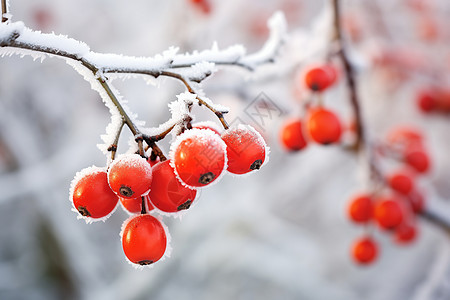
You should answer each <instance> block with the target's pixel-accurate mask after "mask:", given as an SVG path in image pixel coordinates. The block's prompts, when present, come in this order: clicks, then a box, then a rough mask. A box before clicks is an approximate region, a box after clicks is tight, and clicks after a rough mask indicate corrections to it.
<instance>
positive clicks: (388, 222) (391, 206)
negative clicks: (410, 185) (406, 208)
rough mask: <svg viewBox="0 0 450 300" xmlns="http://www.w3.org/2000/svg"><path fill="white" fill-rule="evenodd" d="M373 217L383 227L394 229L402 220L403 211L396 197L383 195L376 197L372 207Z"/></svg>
mask: <svg viewBox="0 0 450 300" xmlns="http://www.w3.org/2000/svg"><path fill="white" fill-rule="evenodd" d="M374 219H375V220H376V222H377V223H378V225H379V226H380V227H381V228H383V229H387V230H390V229H394V228H395V227H397V226H399V225H400V224H401V223H402V221H403V211H402V208H401V206H400V204H399V201H398V199H396V198H395V197H385V198H381V199H378V200H377V202H376V204H375V207H374Z"/></svg>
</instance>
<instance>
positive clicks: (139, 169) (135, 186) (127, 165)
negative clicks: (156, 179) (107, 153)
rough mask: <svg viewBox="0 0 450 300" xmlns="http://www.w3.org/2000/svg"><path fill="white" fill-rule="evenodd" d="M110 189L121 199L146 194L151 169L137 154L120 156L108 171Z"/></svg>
mask: <svg viewBox="0 0 450 300" xmlns="http://www.w3.org/2000/svg"><path fill="white" fill-rule="evenodd" d="M108 182H109V186H110V187H111V189H112V190H113V191H114V192H115V193H116V194H117V195H119V196H121V197H123V198H138V197H140V196H141V195H144V194H145V193H147V192H148V190H149V188H150V184H151V183H152V167H151V166H150V164H149V163H148V162H147V161H146V159H145V158H142V157H140V156H139V155H137V154H129V155H122V156H120V157H119V158H118V159H116V160H114V161H113V162H112V163H111V165H110V167H109V170H108Z"/></svg>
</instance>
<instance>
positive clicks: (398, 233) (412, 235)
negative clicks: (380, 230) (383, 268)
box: [394, 223, 417, 244]
mask: <svg viewBox="0 0 450 300" xmlns="http://www.w3.org/2000/svg"><path fill="white" fill-rule="evenodd" d="M416 237H417V228H416V226H415V225H413V224H411V223H404V224H401V225H400V226H399V227H398V228H396V229H395V232H394V239H395V241H396V242H398V243H400V244H406V243H410V242H412V241H414V240H415V239H416Z"/></svg>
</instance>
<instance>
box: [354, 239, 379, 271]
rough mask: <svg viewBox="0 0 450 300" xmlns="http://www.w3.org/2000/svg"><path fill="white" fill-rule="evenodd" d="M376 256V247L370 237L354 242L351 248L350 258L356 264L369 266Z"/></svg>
mask: <svg viewBox="0 0 450 300" xmlns="http://www.w3.org/2000/svg"><path fill="white" fill-rule="evenodd" d="M377 256H378V245H377V243H376V242H375V240H373V239H372V238H371V237H363V238H361V239H358V240H356V241H355V243H354V244H353V247H352V257H353V259H354V261H355V262H357V263H358V264H363V265H366V264H370V263H372V262H374V261H375V259H376V258H377Z"/></svg>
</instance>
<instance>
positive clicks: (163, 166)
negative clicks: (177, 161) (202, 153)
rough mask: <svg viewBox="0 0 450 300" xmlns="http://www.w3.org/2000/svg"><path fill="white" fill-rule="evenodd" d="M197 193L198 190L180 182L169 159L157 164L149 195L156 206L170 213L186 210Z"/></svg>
mask: <svg viewBox="0 0 450 300" xmlns="http://www.w3.org/2000/svg"><path fill="white" fill-rule="evenodd" d="M196 195H197V191H196V190H192V189H190V188H187V187H185V186H183V185H182V184H181V183H180V181H179V180H178V179H177V177H176V175H175V173H174V170H173V168H172V166H171V165H170V162H169V161H168V160H166V161H163V162H161V163H159V164H157V165H155V167H154V168H153V183H152V186H151V188H150V193H149V197H150V201H151V202H152V204H153V205H154V206H155V207H156V208H158V209H159V210H161V211H164V212H170V213H171V212H177V211H181V210H185V209H188V208H189V207H190V206H191V204H192V202H193V201H194V199H195V196H196Z"/></svg>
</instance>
